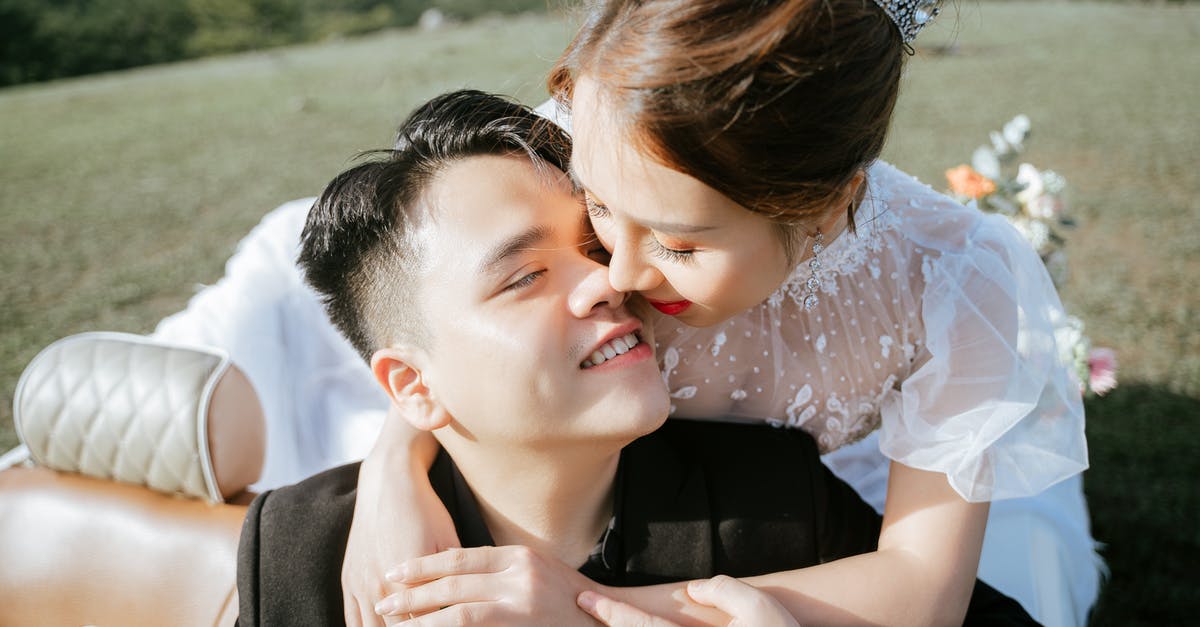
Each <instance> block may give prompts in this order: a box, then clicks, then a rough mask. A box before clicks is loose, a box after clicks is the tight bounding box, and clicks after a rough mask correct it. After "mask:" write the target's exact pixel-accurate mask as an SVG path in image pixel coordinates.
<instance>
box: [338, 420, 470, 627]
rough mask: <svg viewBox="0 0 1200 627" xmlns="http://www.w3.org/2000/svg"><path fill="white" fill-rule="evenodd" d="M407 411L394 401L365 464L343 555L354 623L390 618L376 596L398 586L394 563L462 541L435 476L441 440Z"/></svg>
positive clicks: (346, 600) (345, 594) (346, 603)
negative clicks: (413, 422) (389, 576)
mask: <svg viewBox="0 0 1200 627" xmlns="http://www.w3.org/2000/svg"><path fill="white" fill-rule="evenodd" d="M400 411H401V410H400V409H399V408H397V407H396V406H395V405H393V406H392V408H391V410H390V411H389V412H388V417H387V420H386V421H385V422H384V427H383V431H382V432H381V433H380V435H379V440H378V441H377V442H376V443H375V447H374V448H373V449H372V450H371V454H370V455H369V456H368V457H367V458H366V459H364V460H363V463H362V467H361V468H360V469H359V474H358V498H357V499H356V500H355V502H354V519H353V522H352V523H351V525H350V537H349V539H348V540H347V543H346V556H345V558H344V559H343V560H342V607H343V608H344V612H345V617H346V625H347V627H370V626H377V625H383V624H384V622H383V620H382V619H381V618H380V616H379V615H378V614H376V613H375V604H376V603H378V602H379V601H380V599H382V598H383V597H384V596H386V595H387V594H388V593H389V592H390V591H391V586H389V585H388V583H387V581H386V580H385V578H384V575H385V573H386V572H387V570H388V569H390V568H392V567H394V566H395V565H396V564H399V563H401V562H403V561H404V560H407V559H410V558H413V557H418V556H421V555H429V554H431V553H437V552H438V551H442V550H445V549H448V548H452V547H457V546H458V545H459V542H458V536H457V534H456V533H455V530H454V522H453V521H452V520H450V515H449V513H447V512H446V507H445V506H444V505H443V504H442V502H441V500H440V499H438V497H437V494H435V493H434V491H433V487H432V486H431V485H430V484H429V475H428V469H429V466H430V465H431V464H432V463H433V458H434V456H435V455H436V454H437V442H436V441H435V440H434V439H433V437H432V436H430V435H429V434H428V433H426V432H423V431H418V430H416V429H414V428H412V427H411V426H409V424H408V422H407V421H406V420H405V419H404V417H403V416H401V415H399V412H400ZM404 411H415V409H412V408H406V409H405V410H404Z"/></svg>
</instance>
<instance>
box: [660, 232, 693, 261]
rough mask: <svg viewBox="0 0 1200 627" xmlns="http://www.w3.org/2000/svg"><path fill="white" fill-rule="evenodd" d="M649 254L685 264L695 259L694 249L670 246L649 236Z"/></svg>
mask: <svg viewBox="0 0 1200 627" xmlns="http://www.w3.org/2000/svg"><path fill="white" fill-rule="evenodd" d="M650 254H652V255H654V256H655V257H658V258H659V259H662V260H664V261H671V262H674V263H681V264H686V263H691V262H693V261H695V254H696V249H694V248H672V247H670V246H667V245H665V244H663V243H662V242H660V241H658V238H657V237H654V236H650Z"/></svg>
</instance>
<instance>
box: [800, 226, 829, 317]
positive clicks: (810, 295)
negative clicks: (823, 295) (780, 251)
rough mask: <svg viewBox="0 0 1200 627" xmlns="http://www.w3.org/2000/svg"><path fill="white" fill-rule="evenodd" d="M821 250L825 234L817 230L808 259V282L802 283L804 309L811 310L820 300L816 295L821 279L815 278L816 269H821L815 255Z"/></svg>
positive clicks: (819, 260) (823, 247) (818, 259)
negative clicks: (810, 255)
mask: <svg viewBox="0 0 1200 627" xmlns="http://www.w3.org/2000/svg"><path fill="white" fill-rule="evenodd" d="M822 250H825V236H824V235H822V234H821V231H817V234H816V236H815V237H813V245H812V257H811V258H810V259H809V260H808V269H809V271H810V274H809V276H808V282H806V283H805V284H804V299H803V300H802V301H801V303H803V305H804V311H812V310H813V308H815V307H816V306H817V304H818V303H820V302H821V299H820V298H819V297H818V296H817V291H818V290H820V289H821V279H818V278H817V271H818V270H820V269H821V259H820V258H819V257H817V255H819V254H821V251H822Z"/></svg>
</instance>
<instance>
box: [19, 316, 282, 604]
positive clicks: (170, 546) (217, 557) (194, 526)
mask: <svg viewBox="0 0 1200 627" xmlns="http://www.w3.org/2000/svg"><path fill="white" fill-rule="evenodd" d="M90 335H91V337H89V338H87V339H86V340H83V341H82V343H76V344H71V345H69V346H68V348H69V349H70V350H75V351H78V350H84V349H86V350H88V351H92V352H91V353H88V354H89V355H91V354H96V355H101V356H102V357H103V358H97V359H92V360H91V361H88V360H83V359H79V358H78V353H67V354H66V355H59V357H58V358H57V361H53V360H52V361H51V362H47V360H46V359H42V357H43V356H42V355H39V357H38V358H35V360H34V361H33V362H31V364H30V366H29V368H27V369H26V373H25V375H23V376H22V382H21V384H19V385H18V390H17V394H16V395H15V396H16V398H15V400H14V422H16V424H17V428H18V433H19V434H21V435H22V440H23V442H24V444H23V447H19V449H18V450H16V451H15V452H12V453H10V454H8V455H6V456H5V457H6V458H8V459H9V460H10V463H11V460H12V459H14V458H20V457H28V458H30V459H29V461H26V462H24V463H21V464H19V465H16V466H13V467H9V468H5V469H0V626H8V625H21V626H27V625H39V626H57V625H64V626H71V627H79V626H81V625H96V626H98V627H104V626H108V625H113V626H137V625H203V626H206V627H208V626H212V625H232V624H233V623H234V620H235V618H236V616H237V594H236V585H235V577H236V568H237V543H238V535H239V531H240V529H241V524H242V519H243V517H244V515H245V505H246V504H247V503H249V500H250V499H251V498H252V497H253V495H252V494H248V493H246V492H245V489H246V487H247V486H249V485H250V484H251V483H253V482H254V481H256V480H257V479H258V475H259V473H260V472H261V469H262V456H263V443H264V442H263V439H264V432H265V431H264V424H263V416H262V411H261V408H260V407H259V404H258V400H257V397H256V396H255V394H254V391H253V389H252V388H251V387H250V383H249V381H248V380H247V379H246V377H245V376H244V375H243V374H242V373H241V372H240V371H239V370H238V369H237V368H236V367H233V366H232V364H229V363H228V359H226V358H225V357H224V356H223V355H222V354H220V353H219V351H209V350H208V349H203V348H195V347H192V348H185V347H178V346H166V345H160V344H158V343H156V342H152V341H149V340H146V339H145V338H140V337H138V336H121V335H117V334H103V335H102V336H99V337H97V334H90ZM89 342H90V343H89ZM52 347H54V345H52ZM52 347H51V348H52ZM51 348H47V350H46V351H43V353H47V352H48V351H50V350H51ZM163 351H166V352H167V353H163ZM126 353H128V354H135V356H134V357H133V359H134V361H135V362H139V363H141V362H145V361H146V360H147V359H162V358H164V355H165V358H166V359H167V361H165V362H162V363H164V364H167V365H166V366H165V367H164V366H154V367H149V368H147V367H143V366H139V364H138V363H133V362H129V361H122V360H121V359H116V358H114V357H113V356H114V355H126ZM39 360H40V361H41V363H40V365H39ZM114 364H117V365H116V366H114ZM35 368H40V371H39V372H40V374H41V375H43V377H45V376H49V377H53V378H62V377H63V376H66V377H67V378H68V379H69V381H68V383H67V384H63V383H62V382H61V381H60V382H50V383H45V382H44V381H42V380H39V379H37V376H38V374H39V372H33V373H31V371H33V370H34V369H35ZM114 368H116V370H115V371H114ZM122 369H124V370H122ZM66 371H73V372H69V373H68V374H67V375H63V374H62V373H63V372H66ZM156 371H157V374H156ZM114 372H115V374H114ZM46 373H50V374H49V375H47V374H46ZM189 377H190V378H189ZM97 378H98V379H101V380H102V382H103V385H94V384H95V381H93V379H97ZM130 378H132V379H138V380H136V381H132V382H130V381H129V380H128V379H130ZM39 381H42V382H39ZM114 381H115V383H114ZM80 385H84V386H86V385H93V386H94V387H97V388H98V389H99V388H102V389H103V391H104V394H100V395H93V396H92V397H89V398H91V399H92V400H91V401H88V400H86V399H85V400H80V398H79V396H78V393H77V390H79V389H80V387H79V386H80ZM121 386H126V387H128V388H129V389H132V390H134V391H135V392H136V393H135V394H133V395H132V396H130V395H128V394H123V393H122V390H123V389H124V388H122V387H121ZM35 388H36V389H35ZM60 388H61V389H60ZM166 389H170V390H171V392H170V394H169V396H170V402H169V403H160V404H157V405H156V404H155V403H154V402H150V401H147V400H146V398H147V396H146V394H147V390H150V391H154V390H166ZM47 390H49V391H47ZM73 390H74V391H73ZM181 390H183V392H181ZM189 394H191V395H192V396H191V397H189V396H188V395H189ZM72 395H74V396H72ZM56 396H63V397H64V398H65V397H67V396H72V398H70V399H68V400H65V401H62V399H56V398H55V397H56ZM130 398H133V399H135V400H134V401H133V402H130V400H129V399H130ZM59 401H62V402H59ZM114 406H116V407H117V411H116V413H117V414H120V415H118V416H117V417H116V418H114V417H113V415H107V416H102V415H101V414H104V413H105V412H106V411H108V412H109V413H110V414H111V413H112V412H111V410H112V408H113V407H114ZM131 407H132V408H133V409H134V410H136V411H133V413H132V414H131V413H129V412H130V408H131ZM172 408H173V409H172ZM171 411H173V412H174V414H173V415H172V416H170V417H167V418H166V419H165V420H166V422H162V421H163V420H164V418H163V414H164V412H166V413H170V412H171ZM189 412H190V413H189ZM113 421H116V422H120V423H121V428H120V429H119V430H116V429H114V428H112V427H111V424H113ZM160 423H161V424H168V423H170V424H171V425H174V426H168V427H166V428H163V427H161V425H160ZM47 424H51V426H49V427H47V426H46V425H47ZM147 424H149V425H151V426H150V427H146V426H145V425H147ZM81 425H82V426H81ZM180 429H182V430H185V431H186V430H188V429H193V430H195V431H196V432H198V433H199V434H202V435H203V436H205V437H202V438H199V439H200V440H201V442H199V443H198V444H197V443H196V440H197V438H196V437H192V438H191V440H190V441H191V442H192V444H194V445H195V446H194V448H195V450H197V451H199V452H200V454H199V455H192V456H190V457H189V456H188V455H186V454H182V453H180V452H179V451H178V450H176V451H174V452H171V453H169V454H168V456H170V457H172V458H173V459H172V460H167V461H163V460H162V459H159V458H160V457H162V455H160V454H159V453H160V449H162V448H164V447H167V448H169V447H170V446H175V445H171V444H162V442H163V441H164V440H166V439H168V438H171V437H174V436H172V435H170V432H171V431H172V430H175V431H178V430H180ZM106 430H107V431H106ZM139 430H140V431H139ZM108 432H111V433H110V434H109V435H105V434H106V433H108ZM39 433H40V434H42V435H44V436H45V437H42V438H40V439H39V437H38V436H37V434H39ZM31 434H33V435H31ZM80 434H82V435H80ZM147 434H149V435H147ZM34 440H37V441H36V442H35V441H34ZM185 440H186V438H185ZM147 447H149V448H152V449H154V450H153V451H150V452H146V451H142V450H140V449H144V448H147ZM130 449H138V450H134V451H131V450H130ZM185 449H186V447H185ZM98 451H99V452H98ZM122 458H129V459H139V460H140V459H145V460H151V459H153V460H154V461H153V463H151V462H149V461H147V462H145V463H128V462H127V461H120V460H121V459H122ZM176 458H178V459H183V460H184V461H177V460H176ZM168 462H169V463H170V464H171V466H170V467H171V468H172V469H171V471H170V473H168V479H166V480H165V479H164V478H163V476H162V475H163V468H164V464H167V463H168ZM195 464H199V467H197V468H189V466H191V465H195ZM64 468H66V470H64ZM73 470H79V471H80V472H87V473H88V474H90V475H93V476H84V475H82V474H79V473H78V472H73ZM106 473H109V474H111V475H113V476H108V475H106ZM196 473H200V475H197V474H196ZM201 475H203V477H205V481H203V482H201V483H199V484H195V482H193V484H195V485H192V484H188V483H187V482H186V481H183V480H182V479H180V481H178V482H176V484H169V479H170V478H172V477H174V478H183V477H189V476H190V477H195V476H201ZM114 476H115V477H119V480H118V479H117V478H113V477H114ZM164 482H167V483H164ZM205 484H207V488H208V489H205ZM151 485H153V486H155V488H151V487H148V486H151ZM164 485H167V486H168V487H166V488H165V487H164ZM189 485H191V487H189ZM196 485H199V486H200V488H196ZM168 491H169V492H170V493H168ZM189 491H190V492H192V493H193V494H189ZM197 491H199V493H198V494H195V493H196V492H197Z"/></svg>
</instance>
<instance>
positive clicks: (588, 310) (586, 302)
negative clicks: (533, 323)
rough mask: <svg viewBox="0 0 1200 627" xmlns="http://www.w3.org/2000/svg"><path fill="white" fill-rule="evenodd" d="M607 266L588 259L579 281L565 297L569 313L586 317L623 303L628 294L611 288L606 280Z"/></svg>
mask: <svg viewBox="0 0 1200 627" xmlns="http://www.w3.org/2000/svg"><path fill="white" fill-rule="evenodd" d="M607 270H608V269H607V268H606V267H604V266H603V265H601V264H598V263H595V262H593V261H590V260H589V264H588V267H587V268H586V269H585V270H584V271H583V274H582V276H581V277H580V281H579V283H578V284H576V286H575V288H574V289H572V290H571V294H570V296H569V297H568V299H567V306H568V307H570V309H571V313H572V314H574V315H575V316H576V317H578V318H586V317H588V316H590V315H592V314H593V313H595V312H596V311H597V310H599V309H605V308H607V309H617V308H619V307H621V306H622V305H624V304H625V299H626V298H627V297H628V294H627V293H625V292H621V291H617V290H615V289H613V287H612V285H611V284H610V283H609V282H608V272H607Z"/></svg>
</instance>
